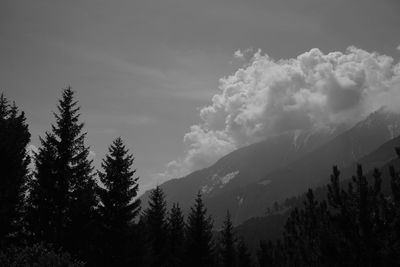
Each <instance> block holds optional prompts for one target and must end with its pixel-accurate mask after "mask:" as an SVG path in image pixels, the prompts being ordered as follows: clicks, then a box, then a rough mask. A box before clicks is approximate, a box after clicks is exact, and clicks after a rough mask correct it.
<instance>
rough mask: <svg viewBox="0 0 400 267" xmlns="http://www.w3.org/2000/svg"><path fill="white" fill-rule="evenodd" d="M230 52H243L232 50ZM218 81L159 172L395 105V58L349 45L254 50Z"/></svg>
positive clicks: (399, 72) (399, 96)
mask: <svg viewBox="0 0 400 267" xmlns="http://www.w3.org/2000/svg"><path fill="white" fill-rule="evenodd" d="M235 56H236V57H239V56H240V57H241V56H244V55H243V53H242V52H241V51H240V50H238V51H236V52H235ZM219 89H220V90H221V92H220V93H219V94H216V95H214V96H213V97H212V103H211V104H210V105H208V106H206V107H203V108H202V109H201V110H200V118H201V122H200V123H199V124H197V125H194V126H192V127H191V128H190V132H188V133H187V134H186V135H185V137H184V141H185V144H187V146H188V150H187V151H186V154H185V156H184V157H183V158H181V159H178V160H175V161H173V162H170V163H169V164H168V166H167V171H166V172H165V173H163V174H161V177H169V178H172V177H179V176H182V175H184V174H187V173H188V172H190V171H193V170H196V169H199V168H204V167H207V166H209V165H210V164H212V163H213V162H215V161H216V160H217V159H218V158H220V157H221V156H223V155H225V154H227V153H229V152H231V151H233V150H234V149H236V148H238V147H241V146H244V145H247V144H250V143H254V142H256V141H259V140H262V139H265V138H267V137H269V136H273V135H277V134H280V133H283V132H286V131H293V130H311V129H316V128H322V127H324V128H325V127H333V126H335V125H338V124H349V125H350V124H352V123H355V122H356V121H359V120H361V119H362V118H363V117H364V116H366V115H367V114H368V113H370V112H372V111H374V110H376V109H378V108H380V107H381V106H388V107H389V108H391V109H393V110H395V109H396V110H397V109H399V108H400V107H399V106H400V105H399V104H398V103H400V102H399V100H400V64H399V63H397V64H395V63H394V60H393V58H391V57H388V56H385V55H380V54H378V53H375V52H373V53H370V52H367V51H364V50H362V49H358V48H355V47H349V48H348V49H347V50H346V52H345V53H342V52H332V53H329V54H323V53H322V52H321V51H320V50H319V49H316V48H315V49H311V50H310V51H308V52H305V53H303V54H301V55H299V56H298V57H296V58H291V59H285V60H278V61H276V60H273V59H271V58H270V57H269V56H268V55H261V51H260V50H259V51H257V52H256V53H255V54H254V56H253V58H252V59H251V60H250V61H249V62H246V63H245V64H244V66H243V67H242V68H240V69H238V70H237V71H236V72H235V73H234V74H233V75H231V76H229V77H225V78H222V79H221V80H220V86H219Z"/></svg>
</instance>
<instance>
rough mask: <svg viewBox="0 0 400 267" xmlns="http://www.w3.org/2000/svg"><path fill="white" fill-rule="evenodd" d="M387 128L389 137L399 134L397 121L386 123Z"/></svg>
mask: <svg viewBox="0 0 400 267" xmlns="http://www.w3.org/2000/svg"><path fill="white" fill-rule="evenodd" d="M388 130H389V133H390V139H393V138H395V137H397V136H399V134H400V125H399V123H398V122H395V123H393V124H390V125H388Z"/></svg>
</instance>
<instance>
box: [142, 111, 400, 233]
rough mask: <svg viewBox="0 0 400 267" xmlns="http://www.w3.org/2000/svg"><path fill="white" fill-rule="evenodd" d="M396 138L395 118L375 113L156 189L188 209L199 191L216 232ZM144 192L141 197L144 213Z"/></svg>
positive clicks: (241, 152) (273, 142) (270, 143)
mask: <svg viewBox="0 0 400 267" xmlns="http://www.w3.org/2000/svg"><path fill="white" fill-rule="evenodd" d="M399 134H400V116H399V115H396V114H392V113H389V112H386V111H384V110H379V111H377V112H374V113H372V114H370V115H369V116H368V117H367V118H366V119H365V120H363V121H361V122H359V123H357V124H356V125H355V126H353V127H352V128H350V129H344V128H337V129H334V130H331V129H320V130H318V131H309V132H301V131H295V132H287V133H285V134H282V135H280V136H275V137H271V138H268V139H267V140H265V141H262V142H258V143H255V144H252V145H249V146H246V147H243V148H240V149H238V150H236V151H233V152H231V153H230V154H228V155H226V156H224V157H222V158H221V159H220V160H218V161H217V162H216V163H215V164H213V165H212V166H210V167H208V168H205V169H202V170H199V171H195V172H193V173H191V174H189V175H187V176H186V177H183V178H180V179H173V180H170V181H167V182H165V183H164V184H162V185H161V187H162V189H163V190H164V192H165V194H166V197H167V201H168V203H169V204H172V203H174V202H179V203H180V204H181V206H182V208H183V209H184V210H185V209H188V207H190V206H191V205H192V204H193V199H194V196H195V194H196V193H197V192H198V191H199V190H200V191H201V192H202V193H203V196H204V200H205V203H206V205H207V208H208V210H209V212H210V214H211V215H212V216H213V218H214V220H215V226H216V227H218V226H219V225H220V223H221V221H222V219H223V215H224V214H225V212H226V210H227V209H229V210H230V212H231V214H232V217H233V220H234V223H235V224H239V223H241V222H243V221H244V220H246V219H249V218H251V217H254V216H260V215H262V214H263V213H264V212H265V210H266V209H267V207H269V206H271V205H272V203H273V202H275V201H282V200H284V199H285V198H287V197H290V196H293V195H296V194H299V193H301V192H303V191H304V190H306V189H307V188H309V187H314V186H318V185H321V184H322V183H325V182H326V181H327V180H328V179H329V174H330V171H331V167H332V165H339V167H346V166H349V165H351V164H354V162H357V161H358V160H360V159H361V158H362V157H364V156H365V155H367V154H369V153H371V152H372V151H374V150H375V149H376V148H378V147H379V146H380V145H382V144H383V143H384V142H386V141H388V140H390V139H392V138H394V137H395V136H397V135H399ZM148 195H149V192H146V193H145V194H144V195H143V196H142V203H143V205H144V208H145V207H146V203H147V198H148Z"/></svg>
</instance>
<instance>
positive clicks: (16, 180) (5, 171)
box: [0, 94, 30, 247]
mask: <svg viewBox="0 0 400 267" xmlns="http://www.w3.org/2000/svg"><path fill="white" fill-rule="evenodd" d="M29 141H30V134H29V131H28V125H27V124H26V122H25V115H24V112H19V111H18V108H17V107H16V105H15V103H14V104H13V105H11V106H10V104H9V103H8V101H7V99H6V98H5V97H4V95H3V94H1V95H0V170H1V171H0V172H1V174H0V240H1V241H3V242H4V241H6V240H8V239H9V238H11V237H15V236H16V234H17V233H18V232H19V230H20V229H21V215H22V207H23V202H24V193H25V183H26V181H27V176H28V165H29V162H30V159H29V156H28V154H27V145H28V143H29ZM1 243H2V242H0V247H1V245H2V244H1Z"/></svg>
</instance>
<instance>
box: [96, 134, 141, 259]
mask: <svg viewBox="0 0 400 267" xmlns="http://www.w3.org/2000/svg"><path fill="white" fill-rule="evenodd" d="M128 153H129V151H128V150H127V149H126V148H125V146H124V144H123V141H122V139H121V138H117V139H116V140H115V141H114V142H113V144H112V145H111V146H110V148H109V154H108V155H106V158H105V159H104V160H103V163H102V168H103V172H99V178H100V181H101V182H102V184H103V185H104V188H99V197H100V201H101V206H100V215H101V221H102V226H103V227H102V228H103V231H104V233H105V237H106V238H105V243H106V244H104V249H103V253H102V254H103V256H106V257H105V258H106V260H107V264H108V265H109V266H123V265H124V264H125V262H126V254H127V247H126V244H127V237H128V236H129V234H130V227H131V226H132V223H133V220H134V219H135V217H136V216H137V215H138V213H139V210H140V199H136V200H134V198H135V197H136V196H137V191H138V183H137V181H138V178H134V177H133V176H134V174H135V172H136V170H131V166H132V163H133V160H134V158H133V155H131V154H128Z"/></svg>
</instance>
